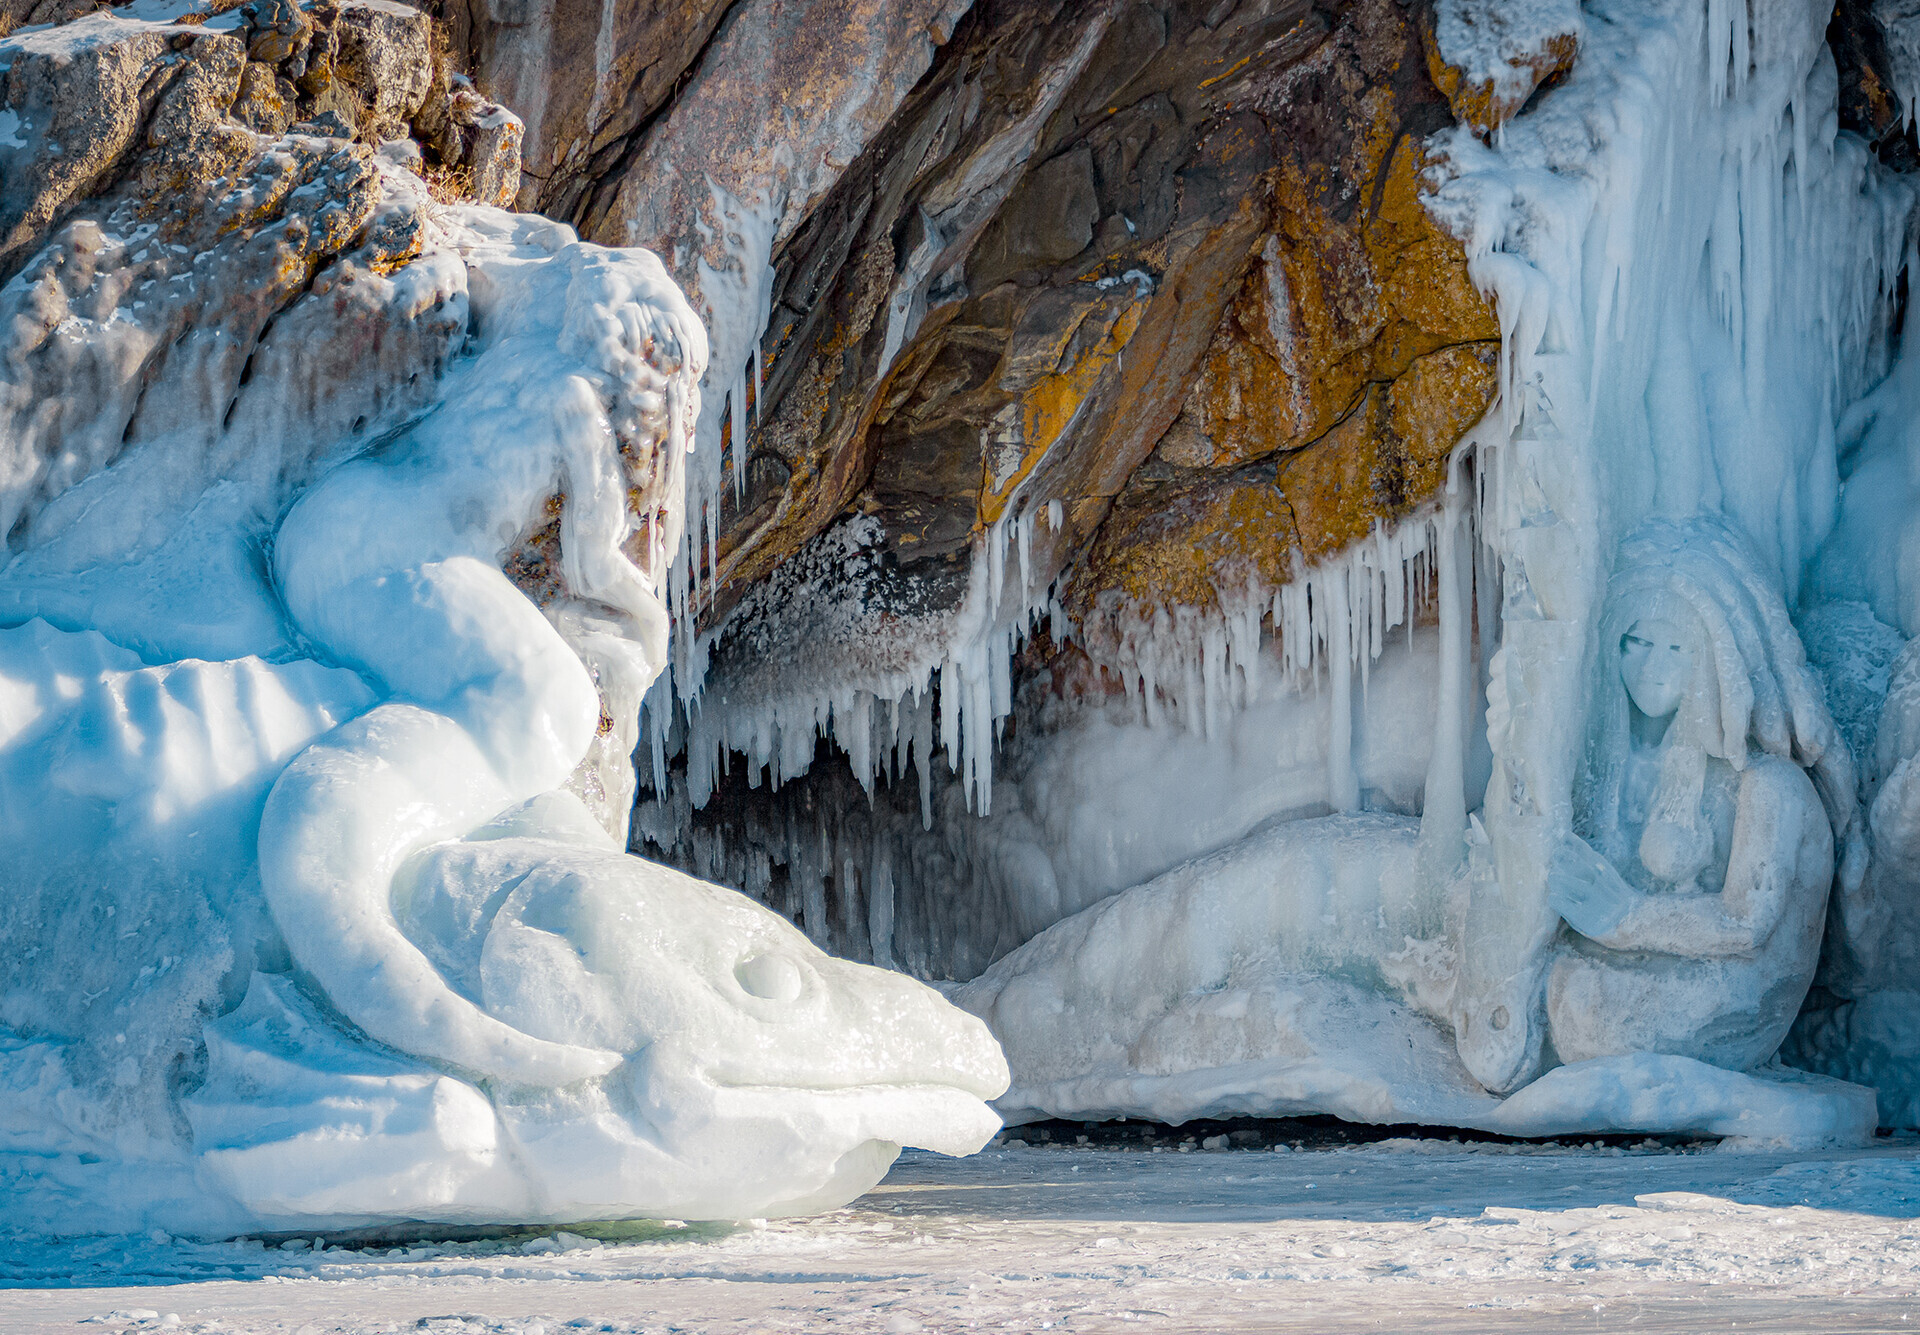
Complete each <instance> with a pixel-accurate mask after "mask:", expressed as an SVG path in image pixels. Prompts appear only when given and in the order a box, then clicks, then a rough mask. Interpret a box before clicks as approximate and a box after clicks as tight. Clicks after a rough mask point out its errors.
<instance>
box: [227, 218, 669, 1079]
mask: <svg viewBox="0 0 1920 1335" xmlns="http://www.w3.org/2000/svg"><path fill="white" fill-rule="evenodd" d="M503 221H504V219H503ZM468 241H469V244H468V245H466V246H465V247H463V250H464V254H463V258H464V259H465V260H466V266H467V272H468V287H469V298H470V302H471V311H472V323H471V325H470V329H471V331H472V339H471V341H470V343H469V347H470V348H477V351H476V352H475V355H472V356H470V357H469V358H466V359H464V360H463V361H462V362H461V363H459V364H458V366H457V368H456V369H455V370H454V371H453V372H452V374H451V375H450V377H449V383H448V385H447V387H446V389H447V392H446V393H445V394H444V395H443V396H442V399H441V403H440V406H439V407H438V408H436V409H435V410H434V411H433V412H432V413H431V414H429V415H428V416H426V417H425V418H423V419H422V420H420V421H418V422H417V423H415V424H414V425H412V426H411V427H410V428H408V429H407V430H406V431H404V432H403V433H401V434H400V435H399V436H397V437H396V438H395V439H393V440H391V441H388V442H385V443H384V444H382V445H381V446H378V447H376V448H375V449H374V450H372V451H370V452H368V453H367V454H365V455H363V456H361V457H359V458H357V459H355V460H353V461H351V462H349V463H347V464H344V465H342V466H341V467H339V468H337V469H335V470H334V471H333V472H332V473H330V474H328V475H327V476H326V477H324V478H323V479H321V480H320V481H319V482H318V483H317V484H316V485H315V486H314V487H313V488H311V489H310V490H309V491H307V492H306V493H305V494H304V495H303V496H302V497H301V498H300V499H299V500H298V502H296V503H295V504H294V506H293V507H292V509H291V510H290V511H289V512H288V514H287V516H286V518H285V520H284V521H283V522H282V524H281V526H280V529H279V533H278V537H277V540H276V543H275V551H274V568H275V575H276V578H277V581H278V584H279V587H280V591H281V595H282V597H283V599H284V602H285V606H286V609H287V612H288V615H289V617H290V618H291V620H292V621H293V623H294V624H295V625H296V626H297V627H298V629H299V631H300V633H301V634H302V635H304V636H305V637H306V639H307V640H308V641H309V642H310V643H311V644H312V645H313V646H314V647H315V649H316V650H317V651H318V652H319V653H320V654H321V656H323V657H326V658H330V659H332V660H333V661H335V662H337V663H340V664H343V665H345V666H349V667H352V668H354V669H356V670H357V671H359V672H361V673H362V674H363V675H365V676H367V677H368V678H370V679H371V680H372V681H374V682H375V684H376V685H377V686H378V687H380V688H381V690H382V694H383V696H384V703H382V704H380V705H378V706H376V707H375V708H374V709H372V710H370V711H369V712H367V713H366V714H364V715H361V716H360V717H359V718H356V719H354V720H352V721H351V722H349V723H347V724H345V725H343V726H342V727H340V728H338V729H336V730H335V731H333V732H332V733H329V734H328V735H326V736H325V737H323V738H321V739H320V740H319V741H317V742H315V743H314V744H313V745H312V746H310V747H308V748H307V749H306V750H305V751H303V752H302V753H301V754H300V755H299V756H297V757H296V758H295V759H294V760H293V762H292V763H291V764H290V765H288V766H287V768H286V770H285V771H284V772H283V773H282V775H281V776H280V778H279V780H278V781H277V782H276V783H275V785H274V788H273V791H272V794H271V795H270V797H269V798H268V801H267V804H266V809H265V813H264V816H263V819H262V822H261V826H260V874H261V881H262V885H263V887H264V889H265V892H266V896H267V899H268V902H269V903H270V905H271V907H272V911H273V915H274V918H275V921H276V922H277V923H278V925H279V927H280V930H281V932H282V934H283V935H284V937H285V939H286V942H287V946H288V948H289V950H290V951H291V953H292V955H293V958H294V960H295V962H296V963H297V964H298V965H299V967H300V968H301V969H303V970H304V971H305V972H306V973H307V974H308V975H309V976H310V977H311V978H312V979H313V980H314V981H315V982H316V983H317V984H318V985H319V986H320V988H321V989H322V990H323V991H324V992H325V993H326V995H327V996H328V997H329V998H330V999H331V1000H332V1001H333V1003H334V1004H335V1005H336V1006H337V1007H338V1008H339V1009H340V1010H341V1011H342V1012H343V1013H344V1014H345V1015H346V1016H347V1018H348V1019H350V1020H352V1021H353V1022H354V1023H355V1024H357V1025H359V1026H360V1027H361V1028H362V1029H363V1030H365V1031H366V1032H367V1033H368V1034H370V1035H371V1036H372V1037H374V1038H376V1039H379V1040H381V1041H382V1042H385V1043H389V1044H391V1045H393V1046H394V1047H397V1048H400V1049H402V1050H404V1051H407V1052H411V1053H414V1054H415V1055H418V1056H421V1057H425V1058H428V1059H431V1060H437V1061H440V1062H444V1063H448V1064H450V1065H452V1066H455V1067H458V1068H461V1069H463V1070H465V1071H468V1072H471V1073H474V1074H476V1075H480V1076H485V1077H497V1078H500V1079H504V1080H508V1081H511V1082H516V1083H521V1084H532V1085H557V1084H565V1083H569V1082H571V1081H575V1080H579V1079H584V1078H587V1077H591V1076H596V1075H601V1074H604V1073H606V1072H608V1071H610V1070H612V1069H613V1068H614V1066H616V1065H617V1064H618V1063H619V1061H620V1060H621V1056H620V1054H617V1053H613V1052H606V1051H599V1050H596V1049H593V1048H588V1047H581V1046H575V1045H571V1044H567V1043H558V1042H552V1041H549V1040H546V1039H541V1038H536V1037H534V1036H532V1035H530V1034H527V1033H524V1032H522V1031H521V1030H519V1029H516V1028H514V1027H512V1026H511V1025H508V1024H506V1023H503V1022H502V1021H500V1020H499V1019H497V1018H495V1017H494V1016H491V1015H489V1014H487V1013H486V1012H485V1011H483V1010H482V1009H481V1008H480V1007H479V1006H477V1005H475V1004H474V1003H473V1002H472V1001H470V1000H468V999H467V998H466V997H464V996H462V995H460V994H459V993H458V992H456V991H455V990H454V989H453V988H452V987H451V986H450V985H449V984H448V983H447V981H446V979H445V978H443V977H442V976H441V974H440V973H439V972H438V971H437V970H436V969H435V968H434V967H433V965H432V963H431V962H430V961H429V960H428V959H427V957H426V956H425V955H423V954H422V953H421V951H420V950H419V949H418V948H417V947H416V946H415V945H414V944H413V942H412V941H410V940H409V939H408V938H407V937H406V936H405V935H404V934H403V933H402V932H401V930H400V928H399V927H398V926H397V925H396V922H395V919H394V914H393V908H392V904H391V899H390V891H391V885H392V881H393V877H394V874H395V872H396V871H397V870H398V869H399V867H400V865H401V863H402V862H404V861H405V860H406V858H407V857H408V856H410V855H411V854H412V853H414V852H415V851H416V850H418V849H420V848H421V847H423V846H425V845H427V844H429V843H433V842H436V841H439V840H444V839H448V838H453V837H457V836H459V835H463V834H465V833H467V832H469V831H471V830H472V829H473V828H475V827H476V826H478V825H479V824H481V823H483V822H485V821H487V820H489V819H491V818H492V817H493V816H495V815H496V814H498V813H499V812H501V811H503V810H505V809H506V808H508V807H510V806H513V805H515V804H517V803H520V802H524V801H526V800H527V799H529V798H531V797H533V796H535V795H537V794H540V793H543V792H546V791H549V790H551V789H554V788H557V787H559V786H560V785H561V784H562V783H563V782H564V781H565V780H566V778H567V777H568V775H569V774H570V773H571V772H572V770H573V768H574V766H575V765H576V764H577V763H578V762H579V760H580V759H581V757H582V756H583V755H584V754H585V753H586V751H587V748H588V746H589V744H590V743H591V741H592V739H593V736H594V732H595V729H596V727H597V725H598V722H599V717H600V704H599V697H598V694H597V692H596V689H595V686H594V683H593V681H592V680H591V679H590V677H589V675H588V673H587V670H586V668H585V667H584V666H583V665H582V663H581V661H580V658H579V657H578V656H577V655H576V653H575V652H574V651H573V650H572V649H571V648H569V647H568V645H567V644H566V642H565V641H564V640H563V639H562V638H561V636H560V635H559V633H558V632H557V631H556V630H555V629H554V627H553V626H552V625H551V624H550V623H549V622H548V620H547V618H546V617H545V616H543V615H542V613H541V612H540V610H539V609H538V608H536V607H535V606H534V604H533V603H532V602H531V601H529V599H528V598H527V597H526V595H524V594H523V593H522V592H521V591H520V590H519V589H518V588H516V587H515V586H514V585H513V584H512V583H511V582H510V581H509V580H508V579H507V577H506V576H505V575H504V574H503V573H502V562H503V560H504V558H505V556H506V554H507V553H508V552H509V551H511V550H512V549H513V547H514V545H515V544H516V543H517V542H519V541H522V540H524V538H525V537H526V534H527V532H528V530H529V527H530V526H533V527H537V525H538V522H539V519H540V516H541V515H542V514H543V507H545V506H546V505H547V503H548V501H549V500H550V498H553V497H555V496H556V495H557V496H558V497H560V501H561V509H560V524H561V529H560V548H561V553H562V561H561V564H562V568H563V573H564V576H565V580H566V584H567V586H568V589H569V590H570V592H571V593H572V594H573V595H574V596H575V597H576V598H579V599H585V600H589V601H591V602H594V603H598V604H601V605H603V606H604V607H606V608H610V609H612V610H613V611H614V612H615V613H617V614H618V615H620V616H621V617H623V618H624V619H625V620H626V621H627V623H628V625H627V631H628V640H629V643H630V644H631V650H630V652H631V653H633V654H634V655H636V656H637V657H638V658H640V659H643V660H644V662H641V663H637V664H636V666H637V667H639V668H640V669H642V671H643V673H644V676H643V678H642V679H643V680H650V679H651V677H652V676H653V675H655V674H657V673H658V671H659V670H660V668H661V667H662V666H663V665H664V663H665V661H666V646H667V617H666V612H665V609H664V606H663V604H662V602H661V599H660V596H659V593H658V588H657V580H658V578H659V577H660V576H661V575H662V574H663V573H664V565H665V560H666V553H668V552H670V551H672V550H674V548H675V547H676V545H677V543H678V538H679V535H678V533H677V532H675V531H673V530H675V529H677V527H678V525H679V523H680V514H679V508H680V491H681V486H682V483H681V477H682V475H683V474H682V470H683V468H684V462H683V456H684V454H685V450H686V447H687V444H688V442H689V440H690V437H691V433H692V429H693V423H694V420H695V418H696V417H697V416H698V412H699V397H698V395H699V391H698V388H697V386H698V384H699V380H700V376H701V373H702V371H703V370H704V368H705V364H706V359H707V340H706V333H705V330H704V329H703V328H702V326H701V324H700V321H699V320H698V319H697V318H696V317H695V315H694V313H693V311H692V309H691V308H690V307H689V306H688V305H687V302H686V300H685V299H684V298H683V297H682V296H681V294H680V292H679V290H678V289H677V288H676V287H675V286H674V284H673V283H672V281H671V280H670V279H669V278H668V277H667V274H666V271H665V269H664V268H663V267H662V266H661V264H660V263H659V261H658V260H657V259H655V258H654V256H652V255H651V254H648V253H646V252H644V251H638V250H607V249H603V248H601V247H597V246H592V245H586V244H582V243H580V242H578V241H575V240H574V239H573V237H572V234H571V233H570V232H568V231H567V230H566V229H564V228H560V227H557V226H552V225H544V224H540V223H538V222H536V221H535V220H531V219H518V220H514V223H513V227H512V228H511V229H510V230H504V231H498V230H497V231H496V232H495V234H493V235H491V236H480V235H473V234H470V235H469V237H468ZM634 549H638V550H640V551H641V552H642V553H643V555H642V561H643V562H644V563H645V564H644V565H640V564H636V563H635V562H634V560H632V559H630V558H629V556H628V555H627V552H628V551H629V550H634Z"/></svg>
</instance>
